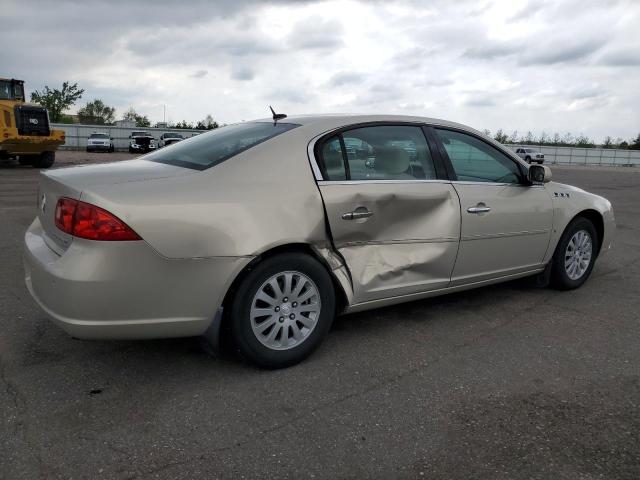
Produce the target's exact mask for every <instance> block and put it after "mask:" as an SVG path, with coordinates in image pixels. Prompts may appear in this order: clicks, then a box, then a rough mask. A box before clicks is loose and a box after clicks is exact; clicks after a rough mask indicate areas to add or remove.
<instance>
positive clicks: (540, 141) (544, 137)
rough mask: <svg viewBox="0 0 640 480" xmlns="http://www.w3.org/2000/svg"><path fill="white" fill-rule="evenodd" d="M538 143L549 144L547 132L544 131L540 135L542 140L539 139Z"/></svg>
mask: <svg viewBox="0 0 640 480" xmlns="http://www.w3.org/2000/svg"><path fill="white" fill-rule="evenodd" d="M538 143H539V144H540V145H546V144H547V143H549V135H547V132H545V131H543V132H542V133H541V134H540V138H539V139H538Z"/></svg>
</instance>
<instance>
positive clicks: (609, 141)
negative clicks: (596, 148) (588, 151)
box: [602, 135, 613, 148]
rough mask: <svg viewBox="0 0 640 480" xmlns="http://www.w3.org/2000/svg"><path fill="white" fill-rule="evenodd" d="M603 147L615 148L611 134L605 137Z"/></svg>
mask: <svg viewBox="0 0 640 480" xmlns="http://www.w3.org/2000/svg"><path fill="white" fill-rule="evenodd" d="M602 148H613V139H612V138H611V137H610V136H608V135H607V136H606V137H604V140H603V141H602Z"/></svg>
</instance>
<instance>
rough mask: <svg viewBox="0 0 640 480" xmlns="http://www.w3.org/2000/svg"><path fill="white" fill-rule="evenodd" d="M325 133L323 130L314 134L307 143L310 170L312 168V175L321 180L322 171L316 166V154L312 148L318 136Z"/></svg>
mask: <svg viewBox="0 0 640 480" xmlns="http://www.w3.org/2000/svg"><path fill="white" fill-rule="evenodd" d="M336 130H337V129H336ZM326 134H327V132H323V133H321V134H320V135H316V136H315V137H313V138H312V139H311V140H310V141H309V144H308V145H307V156H308V157H309V163H310V164H311V170H313V176H314V177H316V180H318V181H320V180H323V178H322V172H321V171H320V167H319V166H318V162H317V161H316V156H315V154H314V152H313V150H314V148H315V146H316V142H317V141H318V140H319V139H320V137H323V136H324V135H326Z"/></svg>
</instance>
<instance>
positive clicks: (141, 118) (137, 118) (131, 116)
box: [122, 107, 151, 127]
mask: <svg viewBox="0 0 640 480" xmlns="http://www.w3.org/2000/svg"><path fill="white" fill-rule="evenodd" d="M122 119H123V120H128V121H130V122H136V127H150V126H151V122H150V121H149V118H147V116H146V115H140V114H139V113H137V112H136V111H135V110H134V109H133V107H131V108H130V109H129V110H127V111H126V112H125V113H124V115H123V116H122Z"/></svg>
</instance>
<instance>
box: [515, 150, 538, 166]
mask: <svg viewBox="0 0 640 480" xmlns="http://www.w3.org/2000/svg"><path fill="white" fill-rule="evenodd" d="M516 155H518V156H519V157H520V158H521V159H523V160H524V161H525V162H527V163H531V162H536V163H538V164H540V165H542V164H543V163H544V155H543V154H542V153H540V152H539V151H538V150H535V149H533V148H516Z"/></svg>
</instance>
